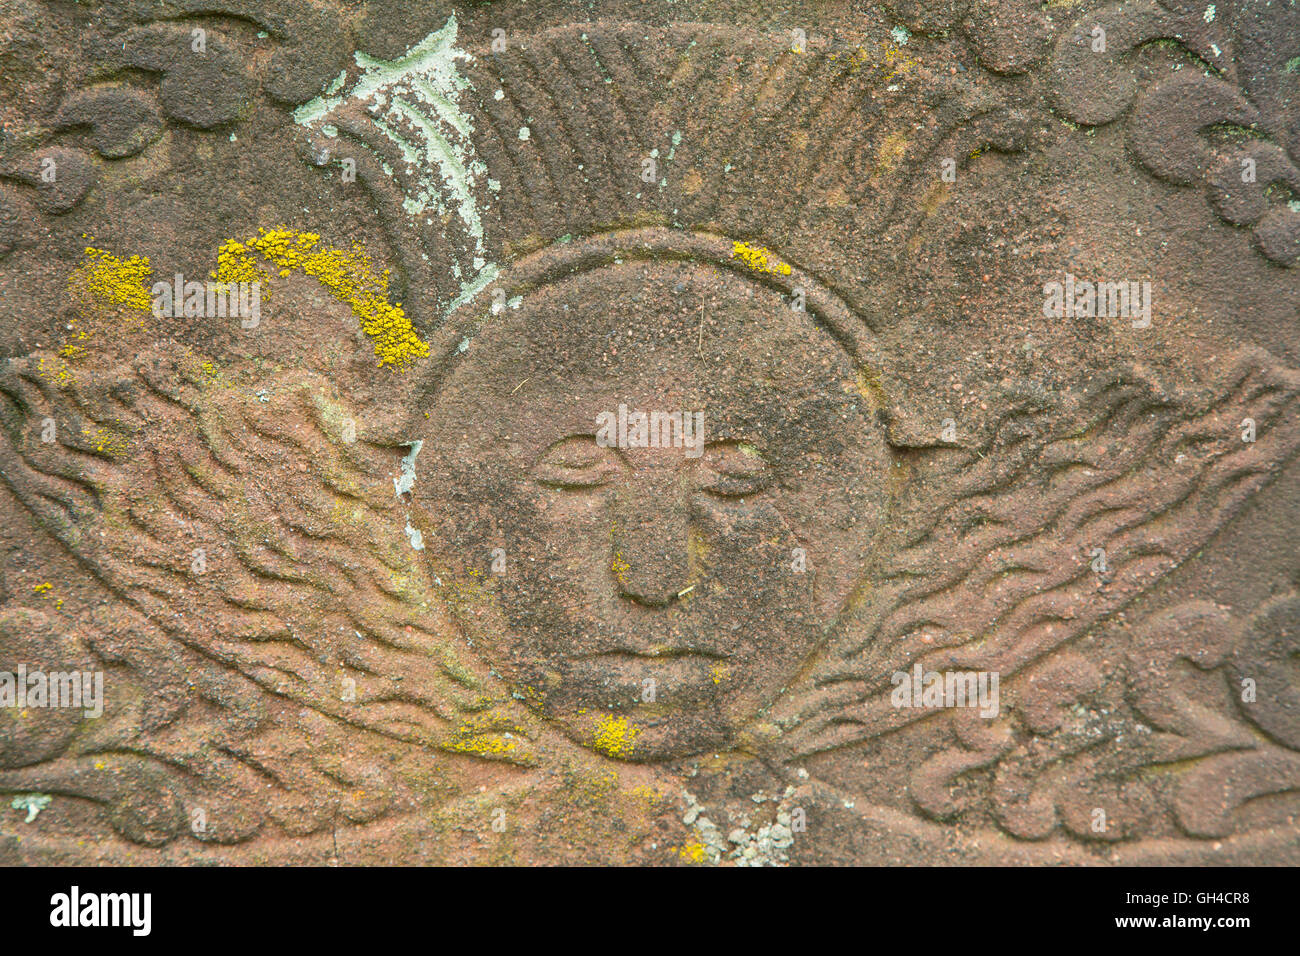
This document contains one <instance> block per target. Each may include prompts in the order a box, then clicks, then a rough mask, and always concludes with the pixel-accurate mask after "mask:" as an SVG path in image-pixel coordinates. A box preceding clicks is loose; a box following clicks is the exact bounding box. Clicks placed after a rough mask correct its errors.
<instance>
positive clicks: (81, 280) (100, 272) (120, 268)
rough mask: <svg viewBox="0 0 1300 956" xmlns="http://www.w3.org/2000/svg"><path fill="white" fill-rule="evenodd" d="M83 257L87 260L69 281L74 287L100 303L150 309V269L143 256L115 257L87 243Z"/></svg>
mask: <svg viewBox="0 0 1300 956" xmlns="http://www.w3.org/2000/svg"><path fill="white" fill-rule="evenodd" d="M86 258H87V260H88V261H87V262H86V263H85V264H84V265H82V266H80V267H79V268H78V269H77V270H76V271H75V272H74V273H73V274H72V278H71V279H70V280H69V281H70V282H71V283H72V284H73V285H74V286H79V287H81V288H84V289H85V290H86V291H87V292H89V293H90V295H91V296H93V297H94V298H95V299H96V300H98V301H100V302H104V303H111V304H113V305H124V306H126V307H127V308H128V309H135V310H137V311H140V312H148V311H150V308H151V305H152V302H153V300H152V299H151V298H150V296H149V286H150V283H149V279H150V278H152V276H153V269H152V268H150V266H149V258H148V257H147V256H132V257H131V258H129V259H119V258H118V257H117V256H115V255H113V253H111V252H109V251H107V250H105V249H96V248H95V247H94V246H87V247H86Z"/></svg>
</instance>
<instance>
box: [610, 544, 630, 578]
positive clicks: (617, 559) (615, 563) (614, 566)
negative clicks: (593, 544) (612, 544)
mask: <svg viewBox="0 0 1300 956" xmlns="http://www.w3.org/2000/svg"><path fill="white" fill-rule="evenodd" d="M631 567H632V565H630V564H628V563H627V562H626V561H624V560H623V553H622V552H621V551H615V552H614V559H613V560H612V561H611V562H610V564H609V569H610V570H611V571H613V572H614V580H615V581H617V582H618V583H619V584H626V583H627V581H626V580H625V579H624V578H623V575H625V574H626V573H627V572H628V570H629V569H630V568H631Z"/></svg>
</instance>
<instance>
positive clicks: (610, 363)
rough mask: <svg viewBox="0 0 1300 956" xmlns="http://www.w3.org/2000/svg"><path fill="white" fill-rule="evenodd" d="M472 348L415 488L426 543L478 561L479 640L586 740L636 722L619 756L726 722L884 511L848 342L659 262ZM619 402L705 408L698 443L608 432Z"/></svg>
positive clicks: (748, 702)
mask: <svg viewBox="0 0 1300 956" xmlns="http://www.w3.org/2000/svg"><path fill="white" fill-rule="evenodd" d="M459 362H460V364H459V366H458V368H457V370H456V371H455V373H454V374H453V376H452V377H451V380H450V382H449V383H448V384H447V385H445V386H444V387H443V389H442V390H441V393H440V394H439V397H438V401H437V403H436V405H435V406H434V407H433V408H432V409H430V422H431V425H430V427H429V429H428V430H427V431H426V432H424V433H423V434H422V436H421V437H422V439H423V445H422V448H421V453H420V458H419V472H420V478H419V480H418V481H417V483H416V486H415V491H416V500H417V501H418V503H419V505H420V506H421V508H420V509H418V510H417V514H418V515H419V516H420V517H419V519H418V521H417V523H420V522H424V521H427V522H428V526H427V528H422V530H424V531H425V533H424V540H425V542H427V543H428V546H429V548H430V554H431V555H432V556H434V557H435V560H445V561H447V562H448V563H449V564H459V565H462V566H464V567H466V568H470V569H474V571H475V572H479V571H481V572H482V575H481V576H480V577H478V580H479V581H481V582H484V583H485V584H486V587H487V588H488V593H490V595H491V597H490V604H491V605H492V608H493V613H490V614H486V615H469V621H470V627H471V631H472V634H473V639H474V641H475V644H476V646H478V647H480V648H481V649H482V651H483V652H484V653H485V654H486V655H487V656H488V657H489V658H490V659H491V661H492V663H493V664H494V665H495V666H496V667H498V668H499V669H500V670H501V671H502V672H503V674H505V675H506V676H508V677H509V678H510V679H511V680H512V681H513V682H514V683H516V684H517V685H519V686H520V688H526V690H525V695H526V696H527V697H528V698H529V699H530V700H533V701H535V702H536V703H537V704H538V706H539V707H540V709H541V711H542V712H543V713H545V714H547V715H549V716H552V717H555V718H558V719H559V720H560V721H561V722H562V723H563V724H564V726H565V727H566V728H567V729H568V730H569V732H570V733H571V734H572V735H573V736H575V738H577V739H579V740H581V741H584V742H589V741H591V740H593V739H598V738H599V734H600V729H599V728H600V726H601V722H602V721H608V720H609V719H611V717H612V716H617V717H624V718H626V719H628V720H629V724H628V726H627V731H626V733H627V735H628V741H627V742H628V746H626V747H618V748H614V749H616V750H617V754H616V755H618V756H624V757H629V758H631V759H656V758H660V757H664V756H670V755H680V754H684V753H694V752H699V751H701V750H704V749H707V748H716V747H718V746H721V745H723V744H725V743H727V742H729V741H730V740H731V739H732V738H733V737H734V733H735V730H736V728H737V727H738V726H739V725H740V724H741V723H743V722H744V721H745V720H747V719H749V718H751V717H752V716H753V715H754V714H755V713H756V712H757V711H758V710H759V709H760V708H761V707H762V706H763V705H764V704H766V703H768V702H769V701H770V700H771V698H772V696H773V695H774V694H775V693H776V692H777V691H779V690H780V689H781V687H782V686H784V684H785V683H786V681H787V680H788V679H789V678H790V676H791V675H792V674H793V673H794V671H795V670H796V669H797V668H798V667H799V665H800V664H801V663H802V662H803V661H804V660H805V659H806V658H807V657H808V654H809V652H810V651H811V650H812V649H813V648H814V647H815V646H816V645H817V643H818V641H819V639H820V638H821V637H822V635H823V634H824V632H825V630H826V628H827V627H828V626H829V625H830V624H831V623H832V622H833V621H834V618H835V615H836V613H837V612H838V611H839V609H840V607H841V606H842V605H843V603H844V600H845V598H846V597H847V595H848V593H849V591H850V589H851V587H852V585H853V583H854V580H855V579H856V577H857V575H859V574H860V573H861V567H862V563H863V560H864V555H865V553H866V551H867V549H868V548H869V546H870V542H871V540H872V538H873V536H874V534H875V532H876V529H877V526H878V524H879V521H880V518H881V514H882V512H883V506H884V498H885V485H886V480H887V473H888V469H889V465H890V461H889V454H888V451H887V449H886V445H885V442H884V436H883V429H882V427H881V425H880V423H879V421H878V420H877V418H876V415H875V413H874V411H873V409H872V407H871V402H870V401H869V397H868V395H867V394H866V393H865V392H864V391H863V390H861V372H860V370H859V368H858V367H857V365H856V364H855V362H854V361H853V360H852V359H851V358H850V357H849V356H848V355H847V354H846V353H845V352H844V351H843V349H842V348H841V347H840V346H839V345H838V344H837V343H836V342H835V340H834V339H833V338H832V337H831V335H830V333H829V332H828V331H827V330H826V329H824V328H823V327H821V326H820V325H819V324H818V323H817V321H816V319H815V317H814V316H813V315H810V314H809V313H807V312H804V311H800V310H798V309H795V308H793V307H792V303H791V301H790V299H789V298H788V297H787V296H784V295H782V294H780V293H778V292H777V291H775V290H773V289H770V288H767V287H765V286H763V285H760V284H758V283H757V282H751V281H748V280H747V279H745V278H742V277H738V276H736V275H735V274H734V273H732V272H730V271H726V270H722V269H720V268H718V267H715V266H713V265H710V264H708V263H689V264H687V263H680V264H666V263H664V264H661V263H654V262H628V263H625V264H622V265H612V266H606V267H604V268H601V269H597V270H594V271H590V272H585V273H580V274H578V275H576V276H574V277H571V278H568V279H566V280H564V281H561V282H558V283H555V284H553V285H550V286H547V287H545V288H543V289H542V290H540V291H538V292H535V293H533V294H531V295H529V296H528V297H527V299H526V301H525V302H524V303H523V304H522V306H521V307H520V308H518V309H509V308H507V309H504V310H502V311H501V314H499V315H497V316H493V317H492V318H491V319H489V320H488V321H487V323H486V325H485V327H484V328H483V329H482V330H481V332H480V333H479V334H478V335H477V336H476V337H475V338H474V340H473V342H472V344H471V345H470V346H469V348H468V350H467V352H466V354H465V355H464V357H463V359H460V360H459ZM620 405H622V406H624V407H625V409H627V410H629V411H627V412H626V413H625V416H624V417H627V416H629V415H632V416H634V415H635V414H636V413H637V412H638V411H640V412H645V413H647V414H648V413H650V412H658V413H667V414H679V415H686V416H693V417H694V420H695V421H697V422H699V423H700V424H701V425H702V427H703V435H702V442H703V445H702V447H700V446H695V447H688V446H687V444H686V443H680V444H679V443H673V444H674V447H630V446H631V445H632V444H633V443H634V442H635V440H636V439H635V437H633V438H632V439H631V440H629V441H625V442H624V447H618V444H617V442H614V443H613V445H614V447H609V445H610V444H611V443H610V442H605V441H601V440H598V437H599V436H598V434H597V431H598V422H599V421H600V420H601V416H602V414H606V413H607V414H609V415H610V416H611V417H615V416H617V415H618V411H617V410H618V408H619V406H620ZM655 443H656V444H659V442H658V441H657V440H656V442H655ZM496 549H500V550H496ZM494 552H495V556H496V562H495V566H496V573H493V571H492V567H491V565H492V558H493V554H494Z"/></svg>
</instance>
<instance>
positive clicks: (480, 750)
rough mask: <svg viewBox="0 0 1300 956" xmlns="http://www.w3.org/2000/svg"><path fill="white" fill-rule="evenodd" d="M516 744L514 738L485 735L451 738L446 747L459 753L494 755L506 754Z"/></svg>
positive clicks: (483, 755)
mask: <svg viewBox="0 0 1300 956" xmlns="http://www.w3.org/2000/svg"><path fill="white" fill-rule="evenodd" d="M517 746H518V743H517V742H516V741H514V740H507V739H506V738H505V737H498V736H492V735H489V736H486V737H468V738H462V739H459V740H453V741H451V742H450V743H448V744H447V746H446V749H447V750H451V751H454V752H455V753H461V754H477V755H478V756H480V757H487V756H494V755H497V754H508V753H510V751H512V750H514V749H515V748H516V747H517Z"/></svg>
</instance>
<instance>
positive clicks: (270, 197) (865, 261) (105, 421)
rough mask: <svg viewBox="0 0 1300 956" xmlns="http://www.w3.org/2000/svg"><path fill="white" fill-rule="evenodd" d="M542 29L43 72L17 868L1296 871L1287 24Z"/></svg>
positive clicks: (306, 22) (101, 44)
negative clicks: (58, 685)
mask: <svg viewBox="0 0 1300 956" xmlns="http://www.w3.org/2000/svg"><path fill="white" fill-rule="evenodd" d="M533 6H535V5H529V6H528V7H524V6H518V7H516V6H515V5H511V4H500V5H498V4H491V5H483V6H477V7H474V8H471V9H463V10H455V9H453V8H451V7H447V8H445V9H441V8H438V9H435V8H436V7H437V5H432V6H430V8H429V9H427V10H426V9H425V8H424V7H423V6H422V7H421V12H420V13H419V14H418V15H415V16H411V15H410V14H409V11H404V10H403V9H401V8H399V7H398V6H397V5H383V4H369V5H366V6H365V7H364V8H353V7H351V6H349V5H344V4H337V5H334V4H328V5H327V4H322V5H320V6H319V7H318V8H312V9H311V10H310V11H309V12H305V13H303V14H300V15H288V14H284V13H283V12H280V10H279V8H278V6H277V5H272V4H256V3H240V4H221V3H216V4H213V3H211V2H205V3H204V4H202V5H198V4H191V3H188V2H180V0H178V2H174V3H172V4H170V5H167V6H164V7H158V8H154V7H151V8H150V9H149V10H148V11H144V10H136V9H135V8H134V7H130V6H123V7H121V8H120V9H116V10H114V11H112V14H111V15H109V16H106V17H105V18H104V19H103V20H97V21H95V22H93V23H92V22H82V21H80V20H77V19H76V18H75V17H73V16H72V15H71V14H70V13H69V12H68V11H66V10H62V9H61V8H60V7H59V6H58V5H48V6H47V5H44V4H38V3H34V2H16V3H12V4H10V5H8V6H7V7H4V8H3V11H2V15H3V16H4V17H5V18H6V26H7V27H8V28H9V32H8V33H7V34H6V36H7V37H8V39H6V40H5V43H6V44H8V46H7V47H6V49H5V56H6V57H7V58H8V59H11V60H12V61H13V62H14V63H15V65H16V67H15V69H14V70H13V71H12V77H13V79H8V78H7V79H6V82H7V83H9V84H11V85H12V86H13V90H12V91H11V92H13V93H14V94H15V95H14V97H12V100H13V102H15V103H16V104H18V105H17V106H14V107H6V109H7V110H9V113H8V114H7V116H6V119H7V123H8V125H7V126H6V130H7V133H6V137H5V139H4V152H3V154H2V158H3V161H4V166H3V168H2V169H0V173H3V175H4V177H5V178H4V181H3V183H2V184H0V213H2V215H0V229H2V230H3V231H0V240H2V241H3V242H2V244H0V248H2V249H3V250H4V255H5V258H4V260H3V261H0V269H3V270H4V272H5V277H6V278H5V286H4V299H3V305H2V307H3V308H4V310H5V315H6V317H7V319H8V320H9V321H7V322H6V323H5V325H6V329H5V332H4V336H5V338H4V343H3V344H4V348H5V353H6V355H7V356H8V360H7V363H6V367H5V369H4V375H3V378H2V379H0V395H3V399H0V410H2V415H3V426H4V427H3V430H2V431H0V447H2V448H3V451H2V452H0V462H2V467H0V477H3V479H4V483H3V484H4V488H5V489H6V490H5V497H4V506H3V507H4V509H5V510H4V513H5V516H6V531H5V547H6V551H5V552H4V555H5V556H4V564H3V575H4V577H3V593H2V595H0V596H3V598H4V600H5V605H4V609H3V611H2V612H0V634H2V635H3V641H2V642H0V652H2V656H0V673H3V674H7V675H11V676H13V677H15V678H16V676H17V675H18V674H19V673H20V668H21V673H22V674H23V675H24V681H23V683H24V687H23V694H24V697H23V700H22V701H21V706H20V701H19V699H18V696H17V690H18V688H17V683H18V682H17V681H16V680H11V681H10V684H9V687H10V689H11V691H12V701H11V702H7V701H6V699H4V698H3V697H0V703H5V706H4V707H3V708H0V720H3V723H0V789H3V791H4V792H5V793H6V795H8V797H9V799H7V800H6V801H5V806H6V808H7V809H6V811H5V812H6V814H8V815H7V816H6V817H4V822H3V826H2V828H0V834H3V836H2V837H0V847H3V850H2V851H0V852H2V853H3V858H4V859H6V860H7V861H8V860H12V861H19V860H21V861H27V862H35V863H41V862H74V861H76V862H81V861H109V862H170V863H186V862H197V861H206V860H216V861H240V862H261V861H275V862H316V863H318V862H323V861H327V860H337V861H339V862H343V863H349V862H379V861H398V862H425V861H452V862H464V861H490V862H515V863H525V862H554V861H578V862H637V863H660V864H662V863H732V862H735V863H754V864H757V863H785V862H804V863H817V862H844V861H857V862H909V863H962V862H997V863H1020V862H1036V863H1046V862H1062V861H1064V862H1093V861H1096V862H1121V863H1127V862H1135V861H1153V862H1159V863H1172V862H1208V861H1217V860H1226V861H1235V862H1248V863H1272V862H1294V861H1295V860H1296V854H1297V829H1296V821H1295V816H1296V811H1297V802H1298V800H1300V798H1298V797H1297V790H1298V789H1300V753H1298V752H1297V751H1300V684H1298V683H1297V675H1296V671H1295V657H1296V654H1297V650H1298V647H1297V640H1298V638H1297V608H1298V607H1300V605H1298V604H1297V597H1296V587H1297V580H1300V575H1298V574H1297V570H1298V569H1297V565H1296V561H1295V556H1294V548H1293V546H1292V544H1291V542H1292V539H1293V537H1294V530H1295V522H1294V514H1295V511H1294V508H1295V502H1296V499H1297V495H1300V489H1298V488H1297V486H1296V480H1297V479H1296V472H1295V471H1294V468H1293V467H1292V462H1293V459H1294V457H1295V454H1296V450H1297V442H1300V422H1298V421H1297V414H1296V400H1297V389H1298V388H1300V373H1298V372H1297V369H1296V363H1297V360H1298V359H1297V345H1298V344H1300V343H1297V339H1296V329H1295V318H1296V314H1297V307H1298V306H1300V288H1298V284H1297V283H1296V281H1295V276H1296V272H1295V261H1296V257H1297V255H1296V253H1297V246H1296V243H1297V239H1298V237H1300V228H1298V226H1297V223H1298V222H1300V211H1297V209H1296V208H1295V203H1296V201H1297V193H1296V192H1295V191H1294V190H1297V189H1300V183H1297V172H1296V169H1297V167H1296V165H1295V163H1296V161H1297V158H1300V157H1297V151H1298V150H1300V144H1298V143H1297V142H1296V139H1295V130H1296V117H1297V114H1296V112H1295V111H1296V106H1295V104H1296V103H1297V102H1300V100H1297V98H1296V92H1297V90H1296V87H1297V85H1298V84H1300V71H1297V70H1296V69H1295V68H1294V64H1293V63H1291V61H1290V59H1289V57H1290V56H1291V55H1293V53H1294V51H1290V53H1288V50H1289V49H1290V48H1289V47H1288V45H1287V42H1286V40H1287V38H1288V37H1294V36H1295V35H1296V32H1297V31H1296V27H1297V20H1296V17H1297V15H1296V14H1295V13H1294V12H1293V11H1292V10H1291V9H1290V8H1289V7H1285V6H1283V5H1280V4H1274V5H1272V6H1271V7H1269V8H1268V9H1263V8H1260V7H1258V5H1251V4H1240V5H1236V4H1219V5H1217V6H1216V7H1200V6H1196V7H1193V6H1191V5H1185V4H1177V3H1172V2H1170V3H1166V4H1156V3H1151V4H1146V5H1133V4H1126V5H1124V6H1123V7H1122V8H1121V7H1110V6H1106V5H1101V4H1090V3H1086V2H1081V3H1076V4H1057V5H1049V6H1047V7H1046V8H1043V7H1040V5H1038V4H1019V3H1013V2H1004V3H992V2H973V3H969V4H967V3H951V2H946V3H934V4H925V3H907V4H904V3H898V4H892V5H884V6H879V7H877V6H873V5H868V4H848V3H845V4H839V5H825V4H817V5H808V6H807V7H806V8H799V10H801V11H802V13H801V14H800V15H799V16H794V15H795V13H798V12H799V11H791V16H794V19H791V20H790V21H789V22H787V20H786V18H785V16H784V15H783V17H782V19H781V20H780V22H777V21H776V20H774V19H771V18H767V17H764V16H763V15H762V14H756V13H754V12H753V11H752V10H749V9H748V8H742V7H741V5H736V7H735V9H731V8H728V7H726V6H725V5H724V6H723V7H721V8H719V7H716V6H710V8H709V10H708V13H707V16H708V22H704V19H703V18H704V16H705V14H704V13H700V12H696V13H694V14H692V13H690V12H689V11H685V10H683V9H679V7H680V6H681V5H680V4H678V5H671V6H665V7H664V8H663V9H657V8H656V9H654V10H652V11H647V10H646V9H644V5H639V4H638V5H635V9H634V8H633V7H632V6H629V7H628V8H627V9H623V8H622V7H621V6H620V5H617V4H615V5H612V6H611V7H610V9H609V10H607V11H602V18H601V19H600V20H597V21H592V20H591V19H590V16H591V14H590V13H589V12H585V8H583V10H582V11H577V10H573V9H570V8H569V6H568V5H565V4H560V3H556V4H552V5H544V10H543V12H542V13H541V14H539V13H538V11H537V10H535V9H532V7H533ZM327 7H328V9H327ZM199 13H202V14H203V16H202V17H201V18H200V17H198V14H199ZM39 31H46V33H47V34H48V36H50V37H52V38H53V39H52V40H49V41H47V42H38V35H44V34H40V33H39ZM74 48H75V49H77V50H80V51H81V52H80V53H79V54H78V56H74V57H70V58H69V59H68V61H67V62H68V64H70V65H66V66H63V67H61V68H60V72H58V73H57V75H56V76H55V78H54V79H47V78H46V74H47V66H46V65H43V64H46V60H47V59H48V58H49V57H50V56H51V53H50V52H49V51H50V50H51V49H54V50H58V49H67V50H71V49H74ZM1248 171H1249V173H1250V175H1246V173H1247V172H1248ZM194 283H197V285H195V284H194ZM228 290H233V293H234V294H232V295H226V294H225V293H226V292H227V291H228ZM641 413H644V414H645V415H646V417H647V422H646V424H647V425H649V424H650V422H651V421H653V423H654V427H653V429H651V428H649V427H647V428H645V430H644V431H642V430H641V429H640V428H639V425H638V421H639V418H638V416H639V414H641ZM651 415H653V416H655V417H654V418H653V419H651V418H650V416H651ZM672 416H676V417H675V419H674V418H672ZM665 422H667V424H665ZM660 439H662V440H660ZM38 672H39V673H40V674H42V675H56V674H63V675H69V674H73V673H75V674H76V675H78V679H80V675H83V674H86V675H92V677H93V676H94V675H98V676H99V677H100V678H101V679H102V700H101V701H100V703H102V713H100V714H95V713H94V710H95V708H94V707H88V706H82V707H80V708H72V707H53V706H49V703H50V688H51V687H53V685H54V682H53V681H48V680H47V686H46V693H45V695H44V699H43V700H42V701H41V702H38V701H37V698H36V696H33V697H31V698H30V699H29V698H28V697H27V696H26V695H27V693H28V691H29V690H30V689H31V687H29V686H26V685H28V684H30V683H31V682H30V681H28V680H27V679H26V678H27V675H29V674H36V673H38ZM33 686H34V685H33ZM69 686H71V685H69ZM78 686H79V687H81V688H91V690H87V691H86V693H85V695H84V696H85V697H86V699H85V700H82V701H81V703H82V704H83V705H85V704H86V703H87V701H88V700H89V699H90V697H93V696H95V695H94V694H93V693H92V690H93V687H94V686H95V685H94V683H93V680H92V682H91V683H90V684H78ZM959 691H960V694H961V696H960V697H958V696H957V695H958V692H959ZM4 692H5V686H4V685H3V684H0V694H3V693H4ZM10 801H12V805H11V804H10Z"/></svg>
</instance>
